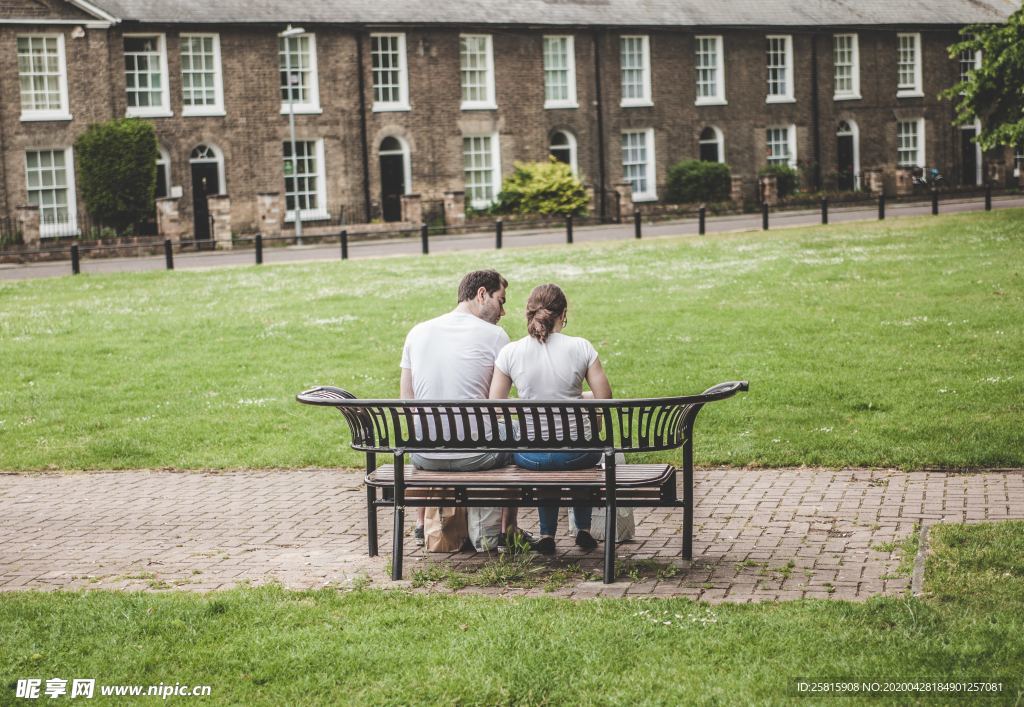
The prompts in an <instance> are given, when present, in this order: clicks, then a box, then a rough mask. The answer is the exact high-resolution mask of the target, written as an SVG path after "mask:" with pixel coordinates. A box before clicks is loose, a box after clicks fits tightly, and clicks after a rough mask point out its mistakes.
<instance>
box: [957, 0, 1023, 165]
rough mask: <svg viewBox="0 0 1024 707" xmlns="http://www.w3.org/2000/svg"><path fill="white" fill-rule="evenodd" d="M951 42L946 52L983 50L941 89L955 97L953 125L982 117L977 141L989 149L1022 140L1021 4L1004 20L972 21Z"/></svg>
mask: <svg viewBox="0 0 1024 707" xmlns="http://www.w3.org/2000/svg"><path fill="white" fill-rule="evenodd" d="M960 35H961V36H962V37H963V39H962V40H961V41H959V42H957V43H955V44H953V45H951V46H950V47H949V56H950V57H951V58H953V59H959V57H960V54H961V52H972V53H973V52H981V66H980V67H979V68H977V69H975V70H973V71H970V72H968V74H967V78H966V80H965V81H961V82H960V83H957V84H956V85H955V86H953V87H952V88H949V89H946V90H945V91H943V92H942V94H941V95H942V97H943V98H948V99H950V100H953V101H955V102H956V118H955V120H954V122H955V123H956V124H957V125H964V124H967V123H973V122H974V121H975V119H980V120H981V122H982V130H981V134H980V135H979V136H978V138H977V142H978V144H979V145H981V147H982V148H983V149H986V150H989V149H992V148H993V147H995V146H997V145H1019V144H1021V143H1022V142H1024V7H1022V8H1020V9H1018V10H1017V11H1016V12H1014V13H1013V14H1012V15H1010V17H1009V20H1008V21H1007V22H1006V23H1005V24H1000V25H972V26H970V27H965V28H964V29H963V30H961V31H960Z"/></svg>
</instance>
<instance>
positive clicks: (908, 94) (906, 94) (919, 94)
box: [896, 89, 924, 98]
mask: <svg viewBox="0 0 1024 707" xmlns="http://www.w3.org/2000/svg"><path fill="white" fill-rule="evenodd" d="M896 98H924V91H918V90H916V89H913V90H911V89H905V90H900V91H896Z"/></svg>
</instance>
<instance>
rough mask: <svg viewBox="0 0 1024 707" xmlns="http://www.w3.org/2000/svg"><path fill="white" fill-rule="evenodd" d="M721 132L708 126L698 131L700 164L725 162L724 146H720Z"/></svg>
mask: <svg viewBox="0 0 1024 707" xmlns="http://www.w3.org/2000/svg"><path fill="white" fill-rule="evenodd" d="M723 142H724V140H723V139H722V131H721V130H719V129H718V128H716V127H714V126H710V125H709V126H708V127H706V128H704V129H703V130H701V131H700V137H699V138H698V140H697V145H698V147H699V148H700V150H699V152H700V161H701V162H725V146H724V145H723V144H722V143H723Z"/></svg>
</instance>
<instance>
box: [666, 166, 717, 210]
mask: <svg viewBox="0 0 1024 707" xmlns="http://www.w3.org/2000/svg"><path fill="white" fill-rule="evenodd" d="M731 190H732V178H731V175H730V173H729V165H727V164H723V163H721V162H702V161H700V160H684V161H682V162H677V163H676V164H674V165H672V166H671V167H669V168H668V185H667V190H666V193H665V200H666V201H669V202H672V203H676V204H682V203H690V202H716V201H726V200H728V199H729V194H730V191H731Z"/></svg>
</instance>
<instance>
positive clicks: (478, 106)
mask: <svg viewBox="0 0 1024 707" xmlns="http://www.w3.org/2000/svg"><path fill="white" fill-rule="evenodd" d="M459 110H498V104H497V103H463V104H462V105H461V106H459Z"/></svg>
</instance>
